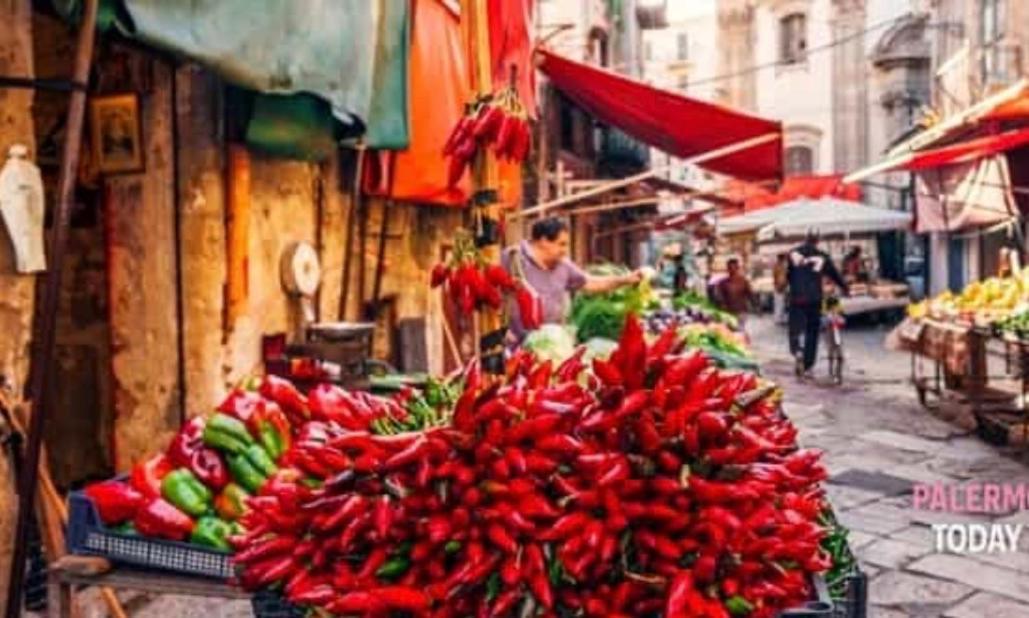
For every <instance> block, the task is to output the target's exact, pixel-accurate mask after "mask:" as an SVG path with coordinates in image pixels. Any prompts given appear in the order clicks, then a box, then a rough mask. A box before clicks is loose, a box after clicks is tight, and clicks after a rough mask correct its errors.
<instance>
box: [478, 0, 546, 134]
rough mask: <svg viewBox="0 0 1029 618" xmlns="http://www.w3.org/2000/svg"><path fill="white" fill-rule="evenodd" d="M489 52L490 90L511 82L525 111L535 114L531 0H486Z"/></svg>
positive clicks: (502, 87) (500, 87)
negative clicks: (491, 62)
mask: <svg viewBox="0 0 1029 618" xmlns="http://www.w3.org/2000/svg"><path fill="white" fill-rule="evenodd" d="M488 8H489V37H490V55H491V56H492V60H493V66H492V74H493V90H495V91H496V90H502V89H504V88H506V87H507V86H508V85H509V84H510V83H511V71H512V67H513V69H514V71H515V89H516V90H517V91H518V98H519V99H521V101H522V105H524V106H525V109H527V110H528V111H529V114H531V115H533V116H534V117H535V115H536V68H535V67H534V66H533V64H532V48H533V34H532V18H533V15H532V13H533V0H489V4H488Z"/></svg>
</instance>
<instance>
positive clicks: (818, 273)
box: [787, 230, 850, 374]
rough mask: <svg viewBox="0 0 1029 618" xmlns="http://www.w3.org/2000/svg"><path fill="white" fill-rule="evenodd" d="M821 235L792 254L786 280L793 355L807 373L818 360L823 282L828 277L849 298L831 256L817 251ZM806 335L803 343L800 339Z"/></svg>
mask: <svg viewBox="0 0 1029 618" xmlns="http://www.w3.org/2000/svg"><path fill="white" fill-rule="evenodd" d="M818 241H819V234H818V232H817V231H816V230H811V231H809V232H808V233H807V237H806V238H805V240H804V243H803V244H801V245H800V246H798V247H796V248H795V249H793V250H792V251H790V253H789V266H788V270H787V280H788V282H789V288H790V298H789V305H790V308H789V343H790V354H791V355H793V357H794V358H795V359H798V364H800V366H801V368H802V369H803V372H804V373H805V374H807V373H808V372H810V371H811V368H812V367H814V365H815V360H816V359H817V358H818V334H819V330H820V328H821V319H822V280H823V278H825V277H828V278H829V279H830V280H831V281H832V282H833V283H835V284H836V286H837V287H839V288H840V290H841V291H842V292H843V295H844V296H846V295H848V294H849V293H850V292H849V288H848V287H847V283H846V282H845V281H844V280H843V277H841V276H840V273H839V271H838V270H836V265H835V264H833V261H832V258H831V257H829V254H828V253H826V252H824V251H822V250H821V249H819V248H818ZM802 335H803V338H804V343H803V347H802V346H801V343H800V339H801V336H802Z"/></svg>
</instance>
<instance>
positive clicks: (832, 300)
mask: <svg viewBox="0 0 1029 618" xmlns="http://www.w3.org/2000/svg"><path fill="white" fill-rule="evenodd" d="M822 315H823V318H822V327H823V330H824V331H825V349H826V355H827V357H828V360H829V377H830V378H832V381H833V384H836V385H840V384H843V326H844V324H845V323H846V319H845V318H844V316H843V305H842V304H841V303H840V299H839V298H837V297H836V296H829V297H827V298H826V299H825V303H824V305H823V309H822Z"/></svg>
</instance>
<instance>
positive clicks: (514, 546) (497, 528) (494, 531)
mask: <svg viewBox="0 0 1029 618" xmlns="http://www.w3.org/2000/svg"><path fill="white" fill-rule="evenodd" d="M486 536H487V537H488V538H489V540H490V542H491V543H493V545H495V546H496V547H498V548H499V549H501V550H503V551H505V552H507V553H509V554H513V553H515V552H516V551H518V541H516V540H515V539H514V537H512V536H511V535H510V534H508V532H507V530H505V529H504V527H503V526H501V525H500V524H498V523H492V524H490V525H489V527H488V528H487V529H486Z"/></svg>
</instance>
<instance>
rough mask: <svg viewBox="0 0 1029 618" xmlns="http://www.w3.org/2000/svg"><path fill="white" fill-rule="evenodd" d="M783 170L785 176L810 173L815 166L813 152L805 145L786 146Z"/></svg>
mask: <svg viewBox="0 0 1029 618" xmlns="http://www.w3.org/2000/svg"><path fill="white" fill-rule="evenodd" d="M785 158H786V161H785V170H784V171H785V172H786V175H787V176H797V175H800V174H810V173H811V172H812V171H814V167H815V154H814V151H813V150H811V148H809V147H807V146H788V147H787V148H786V157H785Z"/></svg>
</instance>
